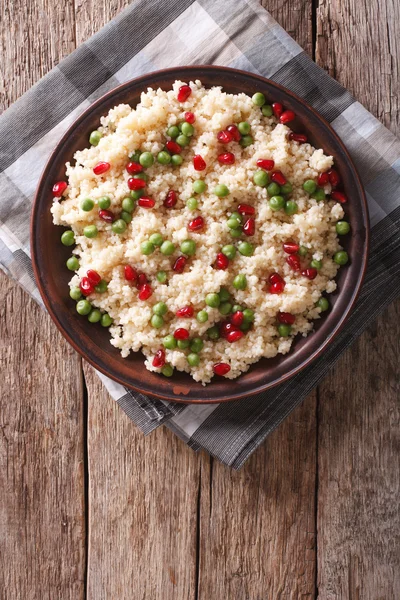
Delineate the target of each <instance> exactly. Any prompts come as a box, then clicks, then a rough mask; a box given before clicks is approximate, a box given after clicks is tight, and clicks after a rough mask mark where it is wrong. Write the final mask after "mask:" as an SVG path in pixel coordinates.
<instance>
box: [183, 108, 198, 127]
mask: <svg viewBox="0 0 400 600" xmlns="http://www.w3.org/2000/svg"><path fill="white" fill-rule="evenodd" d="M195 120H196V116H195V115H194V113H192V112H189V111H188V112H185V121H186V123H190V124H191V125H192V123H194V122H195Z"/></svg>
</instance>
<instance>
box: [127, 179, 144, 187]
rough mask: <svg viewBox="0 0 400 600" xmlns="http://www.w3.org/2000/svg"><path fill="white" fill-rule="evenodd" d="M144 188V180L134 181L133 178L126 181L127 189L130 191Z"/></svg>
mask: <svg viewBox="0 0 400 600" xmlns="http://www.w3.org/2000/svg"><path fill="white" fill-rule="evenodd" d="M144 187H146V182H145V180H144V179H135V178H134V177H130V178H129V179H128V188H129V189H130V190H142V189H143V188H144Z"/></svg>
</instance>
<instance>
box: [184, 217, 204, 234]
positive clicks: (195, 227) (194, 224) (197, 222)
mask: <svg viewBox="0 0 400 600" xmlns="http://www.w3.org/2000/svg"><path fill="white" fill-rule="evenodd" d="M203 227H204V219H203V217H196V218H195V219H193V220H192V221H189V223H188V226H187V228H188V229H189V231H200V230H201V229H203Z"/></svg>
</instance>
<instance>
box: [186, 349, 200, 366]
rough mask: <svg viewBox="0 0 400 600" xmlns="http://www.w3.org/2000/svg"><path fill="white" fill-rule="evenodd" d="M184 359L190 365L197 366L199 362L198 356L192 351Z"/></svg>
mask: <svg viewBox="0 0 400 600" xmlns="http://www.w3.org/2000/svg"><path fill="white" fill-rule="evenodd" d="M186 360H187V361H188V363H189V365H190V366H191V367H197V366H198V365H199V364H200V356H199V355H198V354H195V353H194V352H193V353H190V354H188V355H187V357H186Z"/></svg>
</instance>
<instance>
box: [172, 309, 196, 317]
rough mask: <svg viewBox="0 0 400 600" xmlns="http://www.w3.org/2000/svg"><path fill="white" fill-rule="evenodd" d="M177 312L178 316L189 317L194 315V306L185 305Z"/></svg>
mask: <svg viewBox="0 0 400 600" xmlns="http://www.w3.org/2000/svg"><path fill="white" fill-rule="evenodd" d="M175 314H176V316H177V317H183V318H185V319H189V318H190V317H193V314H194V310H193V306H183V307H182V308H179V309H178V310H177V311H176V313H175Z"/></svg>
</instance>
